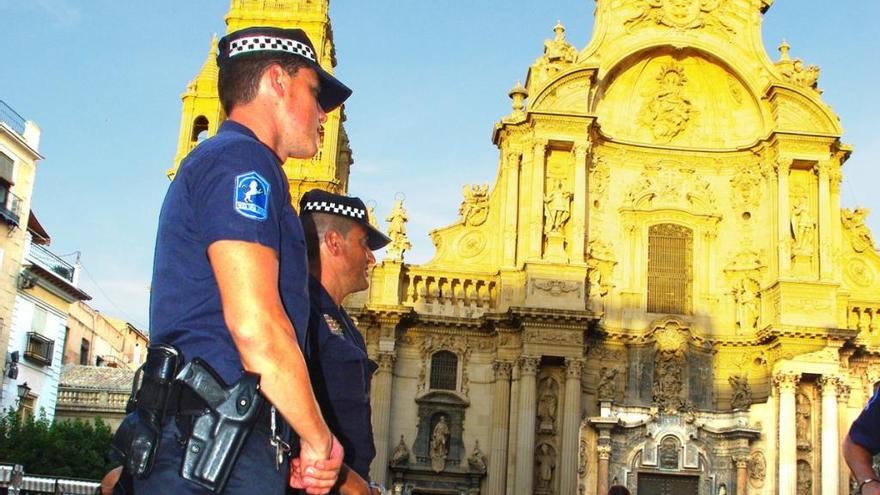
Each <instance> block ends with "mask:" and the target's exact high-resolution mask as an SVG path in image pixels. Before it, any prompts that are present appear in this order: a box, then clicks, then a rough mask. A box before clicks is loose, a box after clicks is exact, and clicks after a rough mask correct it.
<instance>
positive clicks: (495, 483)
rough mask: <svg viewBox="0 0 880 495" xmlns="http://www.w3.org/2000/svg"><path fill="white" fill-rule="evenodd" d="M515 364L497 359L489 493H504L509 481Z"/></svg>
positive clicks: (495, 364)
mask: <svg viewBox="0 0 880 495" xmlns="http://www.w3.org/2000/svg"><path fill="white" fill-rule="evenodd" d="M512 367H513V365H512V364H511V363H509V362H506V361H495V362H494V363H492V368H493V369H494V370H495V390H494V394H493V395H494V396H493V398H492V432H491V434H492V445H491V449H492V450H491V451H490V453H489V472H488V476H489V480H488V483H487V485H486V487H487V492H488V493H498V494H500V493H503V490H504V485H505V482H506V481H507V435H508V430H509V427H508V421H509V420H510V371H511V368H512Z"/></svg>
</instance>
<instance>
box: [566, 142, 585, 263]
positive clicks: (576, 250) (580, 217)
mask: <svg viewBox="0 0 880 495" xmlns="http://www.w3.org/2000/svg"><path fill="white" fill-rule="evenodd" d="M589 150H590V143H589V141H587V142H586V143H578V144H575V145H574V150H573V151H574V191H573V196H574V197H573V198H572V205H571V230H570V232H571V233H570V235H569V238H568V259H569V260H571V261H573V262H575V263H582V262H583V261H584V248H585V247H586V246H584V239H585V237H586V233H587V230H586V228H587V190H588V189H587V177H588V171H589V166H588V164H587V153H588V152H589Z"/></svg>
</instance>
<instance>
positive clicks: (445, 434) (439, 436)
mask: <svg viewBox="0 0 880 495" xmlns="http://www.w3.org/2000/svg"><path fill="white" fill-rule="evenodd" d="M448 441H449V425H448V424H447V423H446V416H440V420H439V421H437V424H436V425H434V430H433V432H432V433H431V469H433V470H434V472H436V473H439V472H440V471H443V468H444V467H445V466H446V456H447V455H448V454H449V449H448V448H447V447H446V443H447V442H448Z"/></svg>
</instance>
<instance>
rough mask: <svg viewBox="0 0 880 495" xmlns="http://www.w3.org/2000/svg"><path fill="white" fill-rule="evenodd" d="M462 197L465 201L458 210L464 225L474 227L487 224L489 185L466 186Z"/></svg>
mask: <svg viewBox="0 0 880 495" xmlns="http://www.w3.org/2000/svg"><path fill="white" fill-rule="evenodd" d="M462 195H463V196H464V199H463V200H462V201H461V206H460V207H459V208H458V214H459V215H461V221H462V223H464V224H465V225H469V226H472V227H477V226H480V225H483V224H484V223H486V218H488V217H489V183H485V184H483V185H482V186H481V185H479V184H473V185H470V184H465V186H464V189H463V190H462Z"/></svg>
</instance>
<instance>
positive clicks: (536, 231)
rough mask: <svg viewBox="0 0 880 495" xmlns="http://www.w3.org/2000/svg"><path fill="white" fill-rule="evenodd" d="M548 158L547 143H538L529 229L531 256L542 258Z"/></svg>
mask: <svg viewBox="0 0 880 495" xmlns="http://www.w3.org/2000/svg"><path fill="white" fill-rule="evenodd" d="M546 157H547V141H536V142H535V146H534V158H533V160H532V192H531V194H532V208H531V210H532V218H530V219H528V220H527V223H529V224H530V226H529V228H528V229H527V230H528V231H529V236H530V238H529V248H528V250H529V255H531V257H532V258H540V257H541V256H542V255H543V253H542V251H543V248H544V195H545V193H546V191H544V166H545V161H546Z"/></svg>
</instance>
